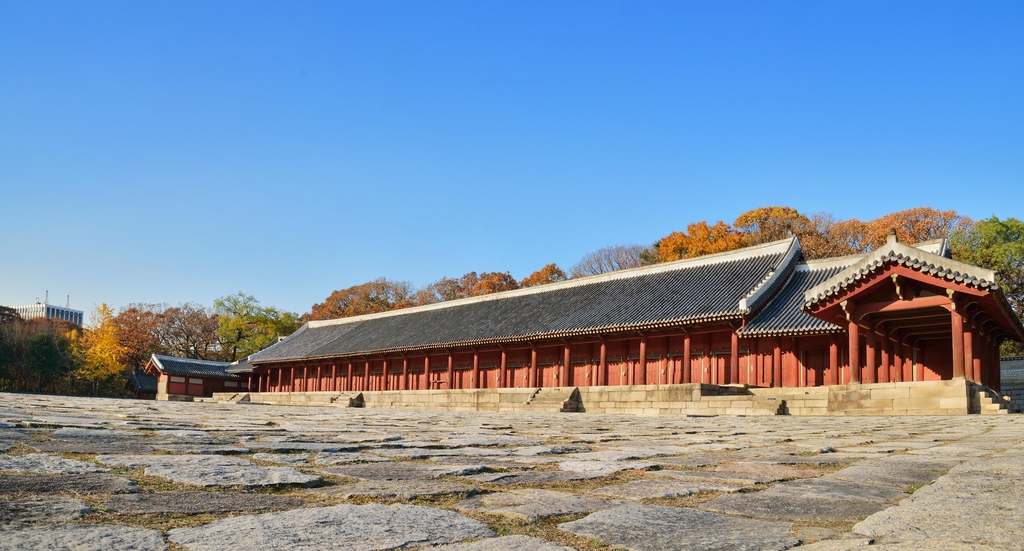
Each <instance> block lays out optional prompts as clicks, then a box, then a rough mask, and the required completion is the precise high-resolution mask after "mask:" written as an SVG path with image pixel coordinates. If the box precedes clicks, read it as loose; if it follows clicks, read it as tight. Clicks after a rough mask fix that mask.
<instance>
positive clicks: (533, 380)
mask: <svg viewBox="0 0 1024 551" xmlns="http://www.w3.org/2000/svg"><path fill="white" fill-rule="evenodd" d="M537 386H538V385H537V347H536V346H535V347H533V348H531V349H530V388H536V387H537Z"/></svg>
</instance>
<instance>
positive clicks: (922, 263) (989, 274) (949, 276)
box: [804, 240, 999, 307]
mask: <svg viewBox="0 0 1024 551" xmlns="http://www.w3.org/2000/svg"><path fill="white" fill-rule="evenodd" d="M887 264H898V265H901V266H906V267H908V268H911V269H913V270H917V271H919V272H922V273H925V274H928V275H930V276H933V277H937V278H940V279H945V280H948V281H955V282H957V283H962V284H964V285H967V286H969V287H975V288H978V289H983V290H990V291H998V290H999V284H998V283H996V280H995V272H993V271H992V270H988V269H985V268H980V267H978V266H972V265H970V264H964V263H963V262H957V261H956V260H950V259H948V258H945V257H943V256H939V255H936V254H932V253H929V252H927V251H925V250H923V249H918V248H916V247H912V246H910V245H904V244H903V243H897V242H896V241H894V240H890V241H889V242H887V243H886V244H885V245H883V246H882V247H879V248H878V250H876V251H874V252H872V253H869V254H867V255H865V256H864V258H863V259H861V260H860V261H858V262H856V263H855V264H853V265H851V266H850V267H849V268H847V269H845V270H843V271H842V272H840V273H838V274H836V275H835V276H834V277H832V278H831V279H829V280H828V281H824V282H822V283H820V284H818V285H817V286H815V287H813V288H812V289H809V290H808V291H807V292H806V293H804V306H805V307H810V306H813V305H815V304H817V303H819V302H822V301H825V300H828V299H829V298H831V297H833V296H835V295H838V294H839V293H841V292H842V291H843V290H844V289H846V288H847V287H849V286H851V285H854V284H856V283H857V282H858V281H860V280H862V279H864V278H865V277H868V276H870V275H871V274H872V273H874V272H875V271H876V270H878V269H879V268H881V267H883V266H885V265H887Z"/></svg>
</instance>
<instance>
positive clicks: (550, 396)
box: [520, 388, 583, 413]
mask: <svg viewBox="0 0 1024 551" xmlns="http://www.w3.org/2000/svg"><path fill="white" fill-rule="evenodd" d="M520 411H535V412H545V413H576V412H580V411H583V402H582V400H581V399H580V391H579V389H578V388H539V389H537V392H534V393H533V396H531V397H530V399H529V400H527V401H526V403H525V404H523V406H522V409H520Z"/></svg>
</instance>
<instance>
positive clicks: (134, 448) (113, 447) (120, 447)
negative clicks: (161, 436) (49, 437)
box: [26, 440, 153, 454]
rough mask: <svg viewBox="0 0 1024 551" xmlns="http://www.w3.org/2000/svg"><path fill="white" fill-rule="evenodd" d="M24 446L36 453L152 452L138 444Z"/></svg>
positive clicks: (84, 442)
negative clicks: (36, 451)
mask: <svg viewBox="0 0 1024 551" xmlns="http://www.w3.org/2000/svg"><path fill="white" fill-rule="evenodd" d="M26 444H27V445H28V447H30V448H34V449H36V450H38V451H41V452H50V453H91V454H109V453H128V454H137V453H151V452H152V451H153V446H150V445H149V444H141V443H138V442H94V441H88V440H86V441H73V442H60V441H43V442H39V441H35V442H27V443H26Z"/></svg>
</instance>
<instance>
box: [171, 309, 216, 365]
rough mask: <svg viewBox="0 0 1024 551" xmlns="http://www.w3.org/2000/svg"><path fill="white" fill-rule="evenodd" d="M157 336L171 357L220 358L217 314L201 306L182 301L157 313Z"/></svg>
mask: <svg viewBox="0 0 1024 551" xmlns="http://www.w3.org/2000/svg"><path fill="white" fill-rule="evenodd" d="M157 334H158V335H159V337H160V343H161V346H162V347H163V349H164V350H166V351H167V353H168V354H170V355H172V356H178V357H182V358H195V359H199V360H219V359H221V356H222V354H221V349H220V339H219V338H218V337H217V314H215V313H213V312H211V311H209V310H208V309H207V308H206V307H205V306H203V305H201V304H196V303H194V302H186V303H185V304H182V305H180V306H174V307H171V308H168V309H166V310H164V311H163V312H162V313H161V314H160V319H159V323H158V325H157Z"/></svg>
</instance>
